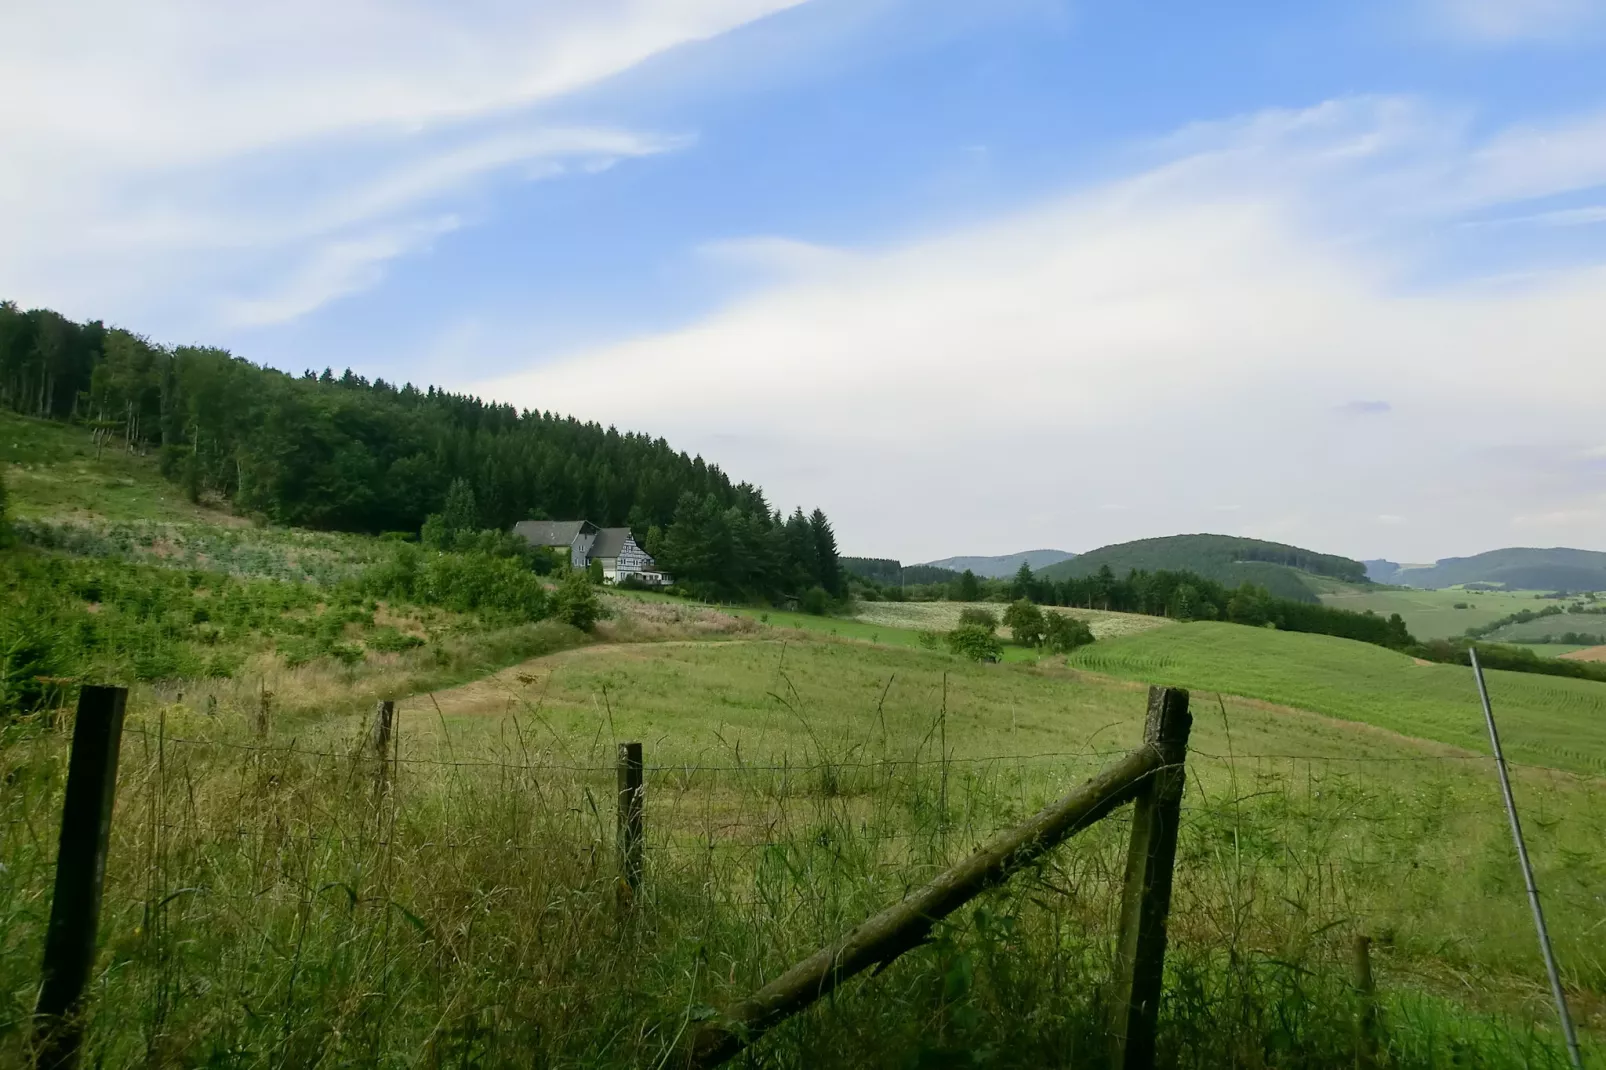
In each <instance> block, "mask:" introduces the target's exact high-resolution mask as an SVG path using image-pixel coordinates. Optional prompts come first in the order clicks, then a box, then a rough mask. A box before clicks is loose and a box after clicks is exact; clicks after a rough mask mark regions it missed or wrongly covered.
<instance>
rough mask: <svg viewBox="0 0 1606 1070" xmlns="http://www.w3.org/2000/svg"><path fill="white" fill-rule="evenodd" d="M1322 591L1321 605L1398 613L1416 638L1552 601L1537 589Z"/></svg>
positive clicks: (1449, 634)
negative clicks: (1540, 597)
mask: <svg viewBox="0 0 1606 1070" xmlns="http://www.w3.org/2000/svg"><path fill="white" fill-rule="evenodd" d="M1329 588H1330V589H1328V590H1326V591H1324V592H1323V594H1322V603H1323V604H1324V605H1329V606H1334V607H1336V608H1338V609H1349V610H1354V611H1355V612H1357V613H1365V612H1367V611H1371V612H1373V613H1376V614H1378V615H1379V616H1383V617H1387V616H1390V615H1391V614H1394V613H1398V614H1399V615H1400V616H1401V617H1403V618H1404V619H1405V626H1406V627H1407V628H1409V629H1410V631H1411V634H1412V635H1414V636H1416V637H1417V638H1418V639H1422V640H1427V639H1451V638H1454V637H1455V636H1458V635H1462V634H1464V633H1465V632H1466V630H1467V629H1468V628H1481V627H1483V626H1484V625H1486V624H1491V623H1493V622H1494V621H1497V620H1499V619H1500V618H1502V617H1509V616H1510V615H1511V614H1513V613H1519V612H1521V611H1522V610H1524V609H1532V610H1538V609H1542V608H1544V607H1545V606H1547V605H1551V604H1552V603H1550V602H1548V601H1544V600H1541V599H1539V598H1538V597H1537V596H1538V595H1539V594H1541V593H1544V592H1538V591H1467V590H1462V589H1460V588H1446V589H1443V590H1436V591H1417V590H1410V589H1407V588H1385V589H1382V590H1368V589H1366V588H1360V587H1351V586H1348V585H1340V584H1330V585H1329Z"/></svg>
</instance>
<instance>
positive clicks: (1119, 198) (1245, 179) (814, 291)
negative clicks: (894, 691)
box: [477, 101, 1606, 560]
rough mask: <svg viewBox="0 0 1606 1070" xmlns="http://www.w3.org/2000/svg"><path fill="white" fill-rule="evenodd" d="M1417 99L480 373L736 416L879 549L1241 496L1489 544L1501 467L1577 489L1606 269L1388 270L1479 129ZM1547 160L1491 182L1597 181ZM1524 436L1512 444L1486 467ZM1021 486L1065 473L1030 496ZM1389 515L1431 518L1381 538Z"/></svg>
mask: <svg viewBox="0 0 1606 1070" xmlns="http://www.w3.org/2000/svg"><path fill="white" fill-rule="evenodd" d="M1413 115H1414V116H1418V117H1421V116H1427V115H1431V112H1430V111H1428V110H1426V109H1421V108H1420V107H1416V106H1411V105H1409V104H1408V103H1395V102H1376V101H1350V102H1335V103H1333V104H1331V105H1326V106H1323V107H1322V108H1318V109H1313V110H1312V111H1311V112H1310V113H1306V114H1295V113H1279V114H1272V115H1267V116H1259V117H1251V118H1249V119H1246V120H1243V121H1241V122H1235V123H1228V124H1221V125H1220V126H1218V127H1217V128H1216V130H1215V136H1214V137H1207V136H1205V135H1204V134H1203V133H1202V132H1201V131H1200V130H1195V131H1192V132H1190V133H1189V134H1188V135H1187V137H1186V138H1184V139H1181V140H1182V141H1186V142H1187V143H1188V150H1187V151H1186V152H1185V153H1183V154H1182V155H1180V156H1178V157H1175V158H1173V159H1170V160H1166V161H1162V162H1159V163H1157V164H1156V165H1155V166H1153V167H1151V168H1149V169H1147V170H1145V171H1143V172H1142V173H1139V174H1136V175H1134V176H1132V177H1130V178H1127V179H1123V180H1120V181H1117V182H1113V183H1110V184H1108V185H1104V186H1101V187H1097V188H1092V189H1086V190H1081V191H1077V192H1074V193H1071V194H1069V195H1066V196H1062V197H1059V198H1055V199H1051V200H1048V201H1045V202H1043V203H1040V204H1038V205H1036V206H1034V207H1031V208H1028V209H1025V210H1022V211H1019V212H1017V213H1015V214H1013V215H1010V216H1008V217H1004V218H1000V219H998V220H995V221H993V222H991V223H988V224H984V225H980V226H976V227H972V228H968V229H963V230H958V231H954V232H951V233H947V234H941V235H936V236H933V237H931V238H929V239H927V240H924V241H919V242H915V243H911V244H907V245H903V246H899V247H894V248H888V249H883V250H857V251H855V250H845V249H844V250H837V251H836V252H835V253H834V254H832V255H825V254H820V255H815V254H813V253H811V254H810V255H808V256H804V257H800V258H797V263H796V264H795V266H796V268H797V270H796V271H795V272H793V273H792V274H791V275H789V276H787V277H785V278H784V279H782V280H781V281H778V282H776V283H774V284H773V285H770V286H768V287H766V288H764V289H761V290H760V291H759V292H757V293H756V294H751V295H749V296H744V297H742V298H740V299H739V300H737V301H736V302H735V303H733V304H732V305H731V306H730V307H727V308H725V309H724V310H722V311H720V312H718V313H717V314H714V315H711V316H709V317H707V318H705V319H703V320H701V321H699V322H696V323H694V324H691V325H689V326H687V327H685V328H683V329H679V330H674V331H669V332H665V333H660V334H653V335H649V336H646V337H642V338H637V339H634V340H631V341H628V342H625V343H622V344H618V345H614V346H609V347H604V348H601V349H596V350H589V351H586V352H582V353H577V354H575V355H574V356H573V357H572V359H568V360H564V361H559V362H556V363H553V364H549V365H546V366H543V367H540V368H537V369H535V370H532V371H530V372H527V373H524V374H521V375H518V376H514V377H510V378H506V379H503V380H500V381H496V382H491V383H482V384H477V387H478V388H479V389H482V390H484V391H485V392H487V393H489V394H493V395H495V396H498V397H502V398H506V399H508V400H511V401H515V402H519V403H537V402H538V403H540V404H541V405H543V406H558V407H559V408H562V409H565V410H567V411H573V412H575V413H577V414H581V415H583V416H586V417H592V418H598V419H602V420H606V421H611V422H616V423H618V424H620V425H621V426H628V427H651V428H652V429H653V430H654V431H655V432H662V433H669V434H671V435H672V436H673V437H674V440H675V441H677V442H687V443H688V444H689V445H691V446H695V447H700V448H706V449H707V450H708V451H709V453H710V455H711V456H713V457H714V458H715V459H718V460H722V461H725V462H727V463H730V462H734V461H736V460H737V458H735V457H727V456H723V455H722V454H721V453H720V452H719V443H718V440H717V439H716V438H715V437H714V436H716V435H749V436H753V437H752V438H751V439H750V440H749V441H750V442H752V443H757V444H755V445H751V446H750V447H749V448H747V449H745V450H744V451H743V454H742V456H741V457H740V463H741V465H742V468H743V471H744V472H751V473H752V474H753V475H754V476H755V477H756V478H759V479H760V480H761V481H762V482H763V484H764V485H765V486H766V488H769V489H771V490H773V491H774V492H775V494H776V497H777V500H782V501H794V500H795V501H821V502H824V503H826V504H827V508H828V510H829V511H830V512H831V514H832V516H833V517H839V516H840V518H841V526H842V527H843V529H844V530H848V531H853V532H855V533H856V534H857V540H856V542H857V544H858V545H859V546H860V548H862V549H864V550H866V551H867V552H868V551H872V550H874V551H882V550H884V551H886V552H894V553H902V554H905V555H907V556H909V557H911V558H915V559H919V558H920V557H921V555H924V556H941V555H942V553H943V552H945V550H944V548H945V547H951V546H956V545H957V546H963V545H993V544H994V543H996V541H997V540H996V537H995V536H996V533H995V532H994V530H993V529H994V528H995V527H996V525H997V524H998V523H999V522H1000V519H999V518H1004V517H1008V518H1012V519H1011V520H1010V521H1009V523H1011V524H1013V525H1014V527H1012V529H1011V534H1012V537H1013V539H1014V541H1018V542H1019V543H1020V544H1021V545H1028V544H1035V543H1038V542H1049V543H1052V542H1054V541H1055V540H1059V541H1060V542H1074V543H1076V544H1079V545H1089V546H1091V545H1098V544H1101V543H1108V542H1112V541H1118V540H1119V539H1122V538H1130V537H1138V536H1142V535H1152V534H1155V533H1156V532H1157V531H1158V530H1176V529H1177V528H1178V527H1184V528H1186V527H1196V528H1198V529H1201V530H1207V529H1209V528H1210V527H1212V526H1215V525H1219V524H1220V523H1221V522H1222V516H1221V514H1220V513H1219V512H1217V511H1216V509H1215V507H1216V505H1217V504H1219V503H1220V502H1221V501H1223V500H1227V501H1233V502H1237V503H1240V504H1241V505H1242V506H1243V508H1242V510H1240V511H1239V512H1238V513H1236V514H1234V515H1233V516H1232V518H1231V519H1232V526H1233V528H1234V530H1241V531H1244V532H1261V533H1265V532H1270V531H1273V530H1275V531H1276V532H1277V533H1279V534H1283V535H1286V536H1288V537H1296V536H1297V537H1299V538H1301V539H1303V540H1304V541H1306V542H1308V543H1312V544H1315V545H1318V546H1320V547H1325V548H1331V549H1335V550H1340V551H1349V552H1353V553H1358V554H1367V553H1369V552H1371V551H1374V550H1376V549H1385V548H1386V549H1389V550H1390V552H1392V553H1395V554H1397V555H1403V556H1406V557H1411V558H1423V559H1429V560H1431V559H1434V558H1435V557H1439V556H1445V555H1446V554H1447V553H1452V552H1457V551H1461V550H1474V549H1482V548H1487V547H1488V546H1489V545H1497V544H1499V542H1500V541H1501V535H1502V533H1503V530H1504V529H1502V528H1501V527H1500V525H1501V524H1502V523H1505V522H1504V521H1501V520H1499V518H1495V517H1491V516H1490V515H1489V514H1488V512H1487V510H1486V508H1485V504H1484V503H1485V502H1486V501H1487V500H1488V496H1489V495H1490V494H1491V493H1494V492H1496V491H1498V492H1499V493H1501V494H1503V495H1505V496H1506V500H1508V501H1512V502H1524V503H1531V504H1532V507H1531V508H1530V507H1528V506H1526V505H1525V506H1519V508H1522V510H1523V511H1524V512H1525V513H1533V514H1538V513H1553V512H1557V511H1558V510H1565V508H1566V507H1567V502H1568V501H1570V500H1571V497H1573V496H1576V494H1577V493H1578V488H1577V487H1576V486H1571V485H1569V486H1561V485H1556V484H1554V483H1553V482H1547V481H1545V480H1541V479H1535V478H1534V477H1535V474H1536V473H1537V472H1539V471H1542V470H1544V466H1545V465H1547V464H1550V463H1552V461H1553V460H1554V459H1555V458H1560V457H1562V456H1567V455H1573V456H1575V455H1576V449H1577V446H1576V443H1577V442H1578V441H1579V440H1580V439H1584V440H1589V439H1591V438H1593V437H1594V436H1593V431H1594V429H1596V428H1598V399H1599V398H1600V397H1602V396H1606V362H1602V361H1601V360H1600V359H1599V354H1600V353H1601V352H1603V351H1606V321H1603V320H1602V319H1601V317H1600V316H1599V313H1598V310H1599V308H1600V307H1602V305H1603V303H1606V269H1603V268H1600V267H1587V266H1585V267H1574V268H1569V269H1566V270H1558V271H1555V272H1552V273H1551V274H1549V275H1546V276H1544V277H1543V278H1542V279H1540V280H1539V281H1536V282H1535V283H1534V284H1532V285H1528V286H1525V287H1520V288H1511V289H1504V290H1496V291H1490V290H1489V289H1488V288H1486V287H1478V286H1476V285H1473V284H1472V283H1470V282H1446V283H1444V284H1443V285H1441V286H1439V287H1437V288H1433V289H1424V288H1422V287H1421V286H1420V285H1413V286H1412V287H1410V288H1405V287H1403V286H1400V285H1398V284H1397V280H1399V279H1401V278H1404V277H1408V276H1409V275H1410V272H1411V269H1412V267H1413V265H1414V263H1415V259H1414V258H1415V255H1416V252H1417V250H1416V248H1415V246H1414V245H1412V244H1411V243H1410V242H1405V241H1401V240H1400V237H1399V234H1398V230H1399V226H1395V225H1390V224H1389V220H1391V219H1392V220H1395V221H1396V223H1398V222H1399V221H1401V220H1403V221H1406V224H1405V225H1407V229H1409V227H1410V226H1415V225H1416V221H1420V220H1422V219H1440V218H1446V217H1448V218H1453V212H1452V210H1451V209H1449V208H1446V207H1445V206H1444V203H1443V201H1444V199H1445V197H1446V190H1451V191H1457V190H1462V189H1464V188H1465V187H1466V176H1467V175H1469V174H1473V173H1476V172H1477V170H1478V166H1479V165H1478V163H1477V160H1478V159H1479V157H1480V153H1481V152H1482V151H1483V150H1484V149H1485V148H1486V147H1487V144H1488V143H1487V142H1485V143H1478V142H1471V141H1468V140H1467V139H1466V138H1465V137H1464V135H1460V134H1457V135H1454V136H1447V135H1446V134H1445V133H1444V131H1443V130H1442V128H1440V127H1438V126H1436V125H1435V124H1434V123H1433V122H1432V121H1429V120H1421V121H1418V122H1416V123H1415V125H1414V127H1413V120H1412V118H1411V117H1412V116H1413ZM1413 128H1414V129H1415V130H1416V135H1415V136H1413V135H1412V130H1413ZM1505 136H1508V135H1497V137H1496V141H1498V140H1499V139H1500V138H1501V137H1505ZM1530 177H1531V181H1527V182H1526V183H1524V184H1521V185H1520V187H1519V185H1518V184H1503V185H1502V184H1493V183H1491V184H1488V185H1486V186H1484V187H1483V188H1484V189H1486V190H1491V191H1492V190H1494V189H1496V188H1499V189H1503V190H1506V191H1507V194H1506V195H1511V196H1521V195H1524V194H1525V193H1526V191H1528V190H1533V189H1541V188H1547V187H1549V186H1558V185H1565V184H1568V183H1570V182H1573V181H1575V180H1576V176H1575V173H1574V172H1572V171H1571V170H1570V169H1569V168H1567V167H1565V166H1560V165H1558V167H1557V169H1556V172H1555V173H1553V174H1552V175H1550V177H1549V179H1548V180H1547V179H1545V178H1544V177H1543V176H1541V175H1538V174H1535V175H1533V176H1530ZM1358 187H1363V188H1364V190H1365V192H1364V194H1360V195H1357V194H1355V193H1354V192H1353V191H1354V190H1356V189H1357V188H1358ZM1344 191H1351V192H1349V193H1345V192H1344ZM1493 195H1494V194H1493V193H1492V192H1489V193H1486V194H1485V195H1484V197H1483V198H1479V199H1480V200H1482V199H1485V198H1486V197H1490V196H1493ZM1467 200H1468V201H1469V202H1470V201H1471V200H1472V198H1467ZM1514 361H1520V364H1521V368H1522V371H1521V374H1520V375H1514V374H1513V367H1514V364H1513V362H1514ZM618 382H629V383H631V389H630V390H629V391H619V390H616V389H614V388H613V386H612V385H611V384H614V383H618ZM1356 384H1363V386H1362V388H1363V389H1365V388H1366V385H1367V384H1376V385H1377V388H1379V389H1387V391H1388V397H1389V399H1390V400H1389V402H1388V404H1389V405H1390V406H1391V407H1392V409H1393V410H1394V411H1393V415H1392V416H1391V417H1390V418H1389V419H1387V420H1370V419H1369V420H1365V421H1357V420H1353V419H1344V418H1343V416H1344V415H1345V412H1342V411H1341V412H1337V413H1335V411H1334V401H1333V399H1334V398H1335V397H1338V398H1343V397H1346V396H1348V397H1354V396H1355V394H1356ZM1372 396H1373V397H1374V398H1375V397H1376V395H1372ZM1362 397H1363V399H1364V398H1365V397H1366V395H1362ZM1380 405H1381V403H1379V402H1376V401H1369V402H1368V401H1363V402H1362V403H1361V406H1360V408H1361V411H1364V412H1370V413H1377V412H1380V411H1382V409H1381V408H1380ZM1341 408H1343V409H1345V410H1348V409H1349V408H1350V407H1349V406H1341ZM1406 414H1409V415H1408V416H1407V415H1406ZM1506 442H1510V443H1517V444H1521V445H1522V446H1523V447H1524V449H1525V451H1526V452H1524V453H1522V455H1521V457H1522V458H1523V459H1522V460H1521V461H1520V463H1519V462H1518V461H1512V462H1511V463H1509V464H1506V465H1504V466H1503V467H1500V468H1499V469H1493V468H1482V467H1480V464H1479V462H1478V460H1477V459H1478V458H1479V457H1480V456H1481V451H1485V450H1487V448H1488V447H1489V446H1490V445H1491V444H1494V443H1506ZM794 456H808V457H809V458H811V461H812V469H811V472H809V473H800V472H798V471H796V470H795V469H793V468H791V467H790V466H789V464H788V462H787V461H786V458H788V457H794ZM1513 456H1516V455H1515V454H1513ZM1546 458H1551V459H1552V461H1547V460H1546ZM1134 486H1140V487H1142V488H1144V492H1145V500H1144V501H1136V502H1135V501H1133V500H1132V499H1131V497H1130V493H1131V488H1132V487H1134ZM1022 501H1032V502H1036V503H1046V504H1044V506H1043V507H1042V508H1038V509H1034V510H1033V511H1032V512H1031V513H1030V515H1029V516H1028V515H1022V514H1021V512H1020V510H1019V509H1018V505H1019V503H1020V502H1022ZM933 502H941V503H943V504H942V506H941V507H940V508H941V509H942V511H943V512H944V513H945V515H946V516H947V518H948V519H947V520H945V523H944V524H943V525H942V526H941V528H942V530H941V531H925V532H923V533H915V534H911V533H910V532H909V531H908V529H907V526H906V524H905V522H904V519H903V518H906V517H908V516H912V515H925V514H929V512H930V510H931V509H932V508H933V505H932V503H933ZM1110 502H1125V503H1129V506H1130V507H1129V508H1127V509H1125V510H1123V511H1121V512H1119V513H1116V512H1111V511H1109V510H1108V509H1106V508H1104V506H1102V505H1101V504H1100V503H1110ZM1425 511H1426V513H1425ZM1380 514H1381V515H1397V516H1403V515H1412V516H1422V515H1431V516H1432V523H1431V524H1429V523H1424V522H1421V521H1420V520H1419V521H1418V522H1415V523H1413V524H1411V525H1409V527H1401V528H1400V529H1399V530H1398V531H1394V530H1392V529H1391V532H1390V539H1391V540H1394V541H1391V542H1390V544H1389V546H1388V547H1379V546H1378V544H1377V540H1378V529H1377V523H1376V520H1375V518H1376V517H1378V516H1379V515H1380ZM1189 516H1192V517H1194V518H1195V519H1193V520H1191V521H1189V520H1186V519H1182V520H1179V518H1186V517H1189ZM1161 525H1164V527H1163V528H1162V527H1161ZM1573 534H1574V537H1575V538H1576V539H1577V540H1578V541H1581V542H1586V543H1587V542H1589V541H1591V540H1593V541H1598V539H1599V532H1598V529H1588V528H1580V529H1579V530H1577V531H1576V532H1574V533H1573ZM939 544H940V545H939Z"/></svg>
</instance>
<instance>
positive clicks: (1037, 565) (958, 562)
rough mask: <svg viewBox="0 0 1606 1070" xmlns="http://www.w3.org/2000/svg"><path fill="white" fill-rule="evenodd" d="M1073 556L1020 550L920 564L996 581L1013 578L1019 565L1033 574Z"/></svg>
mask: <svg viewBox="0 0 1606 1070" xmlns="http://www.w3.org/2000/svg"><path fill="white" fill-rule="evenodd" d="M1075 556H1076V555H1075V554H1073V553H1070V552H1069V551H1066V550H1022V551H1021V552H1020V553H1018V554H1002V555H1000V556H998V557H945V558H943V559H942V560H941V561H924V562H922V563H921V564H922V566H923V567H926V568H945V569H948V570H949V571H951V572H964V571H965V570H966V569H969V570H970V571H971V572H974V573H975V574H976V575H978V576H981V577H982V578H984V579H992V580H998V579H1003V578H1004V577H1005V576H1013V575H1014V574H1015V573H1017V572H1019V571H1020V567H1021V565H1030V566H1031V567H1032V571H1033V572H1038V571H1041V570H1042V569H1045V568H1048V567H1049V566H1050V565H1057V564H1059V563H1060V562H1061V561H1069V560H1070V559H1071V558H1073V557H1075Z"/></svg>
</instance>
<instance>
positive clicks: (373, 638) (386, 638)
mask: <svg viewBox="0 0 1606 1070" xmlns="http://www.w3.org/2000/svg"><path fill="white" fill-rule="evenodd" d="M364 642H365V643H367V644H368V649H369V650H377V651H378V652H379V653H381V654H400V653H401V652H402V651H404V650H411V649H413V647H417V646H423V645H424V641H423V640H422V639H420V638H419V637H418V636H416V635H408V634H407V633H406V632H402V631H397V630H396V629H395V628H392V627H390V626H389V625H386V626H385V627H383V628H375V629H374V632H373V634H372V635H370V636H368V638H367V639H365V640H364Z"/></svg>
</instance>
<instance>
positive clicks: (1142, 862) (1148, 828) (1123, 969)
mask: <svg viewBox="0 0 1606 1070" xmlns="http://www.w3.org/2000/svg"><path fill="white" fill-rule="evenodd" d="M1192 727H1193V717H1192V715H1191V714H1189V713H1188V693H1187V692H1186V691H1182V690H1179V689H1176V688H1170V687H1151V688H1150V689H1149V715H1148V719H1147V721H1146V722H1145V724H1144V728H1143V741H1144V743H1145V744H1147V745H1148V746H1149V747H1152V748H1153V749H1154V750H1155V751H1157V752H1159V757H1160V760H1161V763H1162V764H1161V765H1160V767H1159V768H1158V769H1156V770H1155V772H1154V774H1153V776H1152V777H1150V779H1149V782H1148V784H1147V785H1145V787H1144V789H1143V791H1142V792H1141V793H1140V794H1139V795H1138V797H1137V799H1136V805H1135V806H1134V807H1133V811H1132V842H1131V845H1130V846H1129V847H1128V850H1127V857H1126V886H1125V888H1124V889H1123V891H1122V895H1121V934H1120V938H1119V943H1118V944H1117V945H1116V960H1115V964H1116V980H1115V999H1114V1006H1113V1011H1114V1022H1113V1028H1112V1034H1113V1038H1112V1039H1113V1058H1112V1059H1111V1065H1112V1066H1113V1067H1114V1070H1152V1067H1153V1066H1154V1042H1155V1029H1156V1026H1157V1025H1158V1023H1159V1010H1160V981H1161V976H1162V974H1163V972H1164V969H1165V942H1166V933H1165V923H1166V914H1167V913H1168V912H1169V911H1170V910H1171V871H1172V867H1173V865H1174V864H1175V862H1176V857H1177V825H1178V823H1179V821H1180V820H1181V816H1182V815H1181V811H1182V789H1183V786H1184V785H1185V784H1186V782H1187V769H1186V767H1185V765H1184V762H1185V761H1186V760H1187V755H1188V730H1189V729H1190V728H1192Z"/></svg>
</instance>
